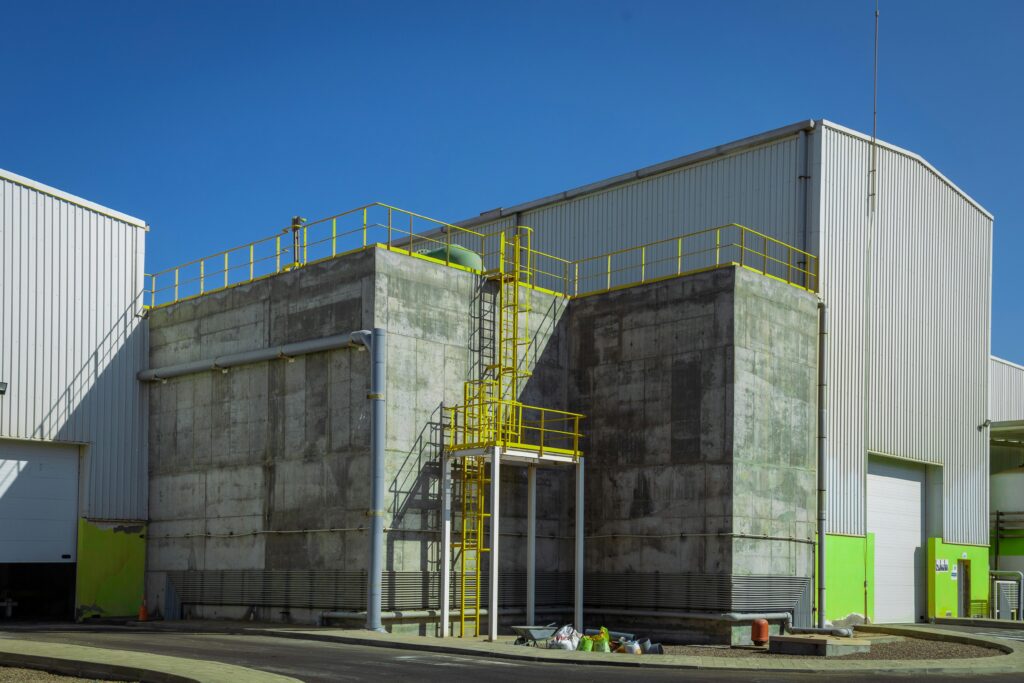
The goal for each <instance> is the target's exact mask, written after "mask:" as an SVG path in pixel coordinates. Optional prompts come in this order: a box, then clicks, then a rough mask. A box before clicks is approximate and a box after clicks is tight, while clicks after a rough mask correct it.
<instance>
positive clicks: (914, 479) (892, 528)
mask: <svg viewBox="0 0 1024 683" xmlns="http://www.w3.org/2000/svg"><path fill="white" fill-rule="evenodd" d="M924 500H925V468H924V466H922V465H914V464H911V463H904V462H901V461H898V460H893V459H890V458H876V457H872V458H871V459H870V460H869V461H868V501H867V502H868V505H867V507H868V519H867V522H868V533H873V534H874V535H875V621H876V622H879V623H890V624H891V623H906V622H914V621H917V618H918V616H923V615H924V613H925V609H924V608H925V585H924V582H925V574H924V565H925V557H924V555H925V543H924Z"/></svg>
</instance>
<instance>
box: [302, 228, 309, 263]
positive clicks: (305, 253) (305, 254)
mask: <svg viewBox="0 0 1024 683" xmlns="http://www.w3.org/2000/svg"><path fill="white" fill-rule="evenodd" d="M308 233H309V228H307V227H306V226H305V225H303V226H302V265H306V264H307V263H309V235H308Z"/></svg>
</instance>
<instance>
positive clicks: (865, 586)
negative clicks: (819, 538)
mask: <svg viewBox="0 0 1024 683" xmlns="http://www.w3.org/2000/svg"><path fill="white" fill-rule="evenodd" d="M825 571H826V572H827V582H826V586H825V588H826V595H825V618H826V619H828V620H829V621H830V622H832V623H836V622H837V621H845V620H847V619H850V618H851V617H853V619H854V620H856V617H858V616H859V617H865V616H866V617H867V618H868V620H869V621H871V620H873V619H874V615H875V596H874V590H873V586H874V583H875V535H874V534H868V535H867V536H838V535H834V534H827V535H826V536H825ZM815 589H817V586H815ZM815 599H817V592H815Z"/></svg>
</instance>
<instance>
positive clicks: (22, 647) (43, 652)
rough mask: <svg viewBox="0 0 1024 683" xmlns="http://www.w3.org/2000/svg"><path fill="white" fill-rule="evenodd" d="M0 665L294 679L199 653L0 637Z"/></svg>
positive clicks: (152, 676) (103, 673) (84, 673)
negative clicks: (192, 656) (181, 654)
mask: <svg viewBox="0 0 1024 683" xmlns="http://www.w3.org/2000/svg"><path fill="white" fill-rule="evenodd" d="M0 666H13V667H20V668H23V669H34V670H37V671H48V672H50V673H55V674H63V675H65V676H78V677H81V678H105V679H110V680H122V681H140V682H141V683H234V682H237V681H246V682H247V683H300V682H299V681H298V680H297V679H295V678H291V677H288V676H280V675H278V674H273V673H269V672H266V671H260V670H258V669H249V668H246V667H242V666H236V665H234V664H223V663H221V662H211V661H209V660H205V659H186V658H184V657H170V656H167V655H157V654H149V653H146V652H133V651H127V650H109V649H106V648H98V647H87V646H85V645H65V644H61V643H53V642H42V641H34V640H23V639H21V638H17V639H14V638H0Z"/></svg>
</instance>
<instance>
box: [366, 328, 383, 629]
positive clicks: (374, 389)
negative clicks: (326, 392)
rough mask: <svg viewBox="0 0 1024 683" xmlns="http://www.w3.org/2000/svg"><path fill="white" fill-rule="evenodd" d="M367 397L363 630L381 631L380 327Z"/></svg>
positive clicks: (372, 347) (373, 337)
mask: <svg viewBox="0 0 1024 683" xmlns="http://www.w3.org/2000/svg"><path fill="white" fill-rule="evenodd" d="M369 336H370V339H369V344H367V346H369V348H370V393H369V394H368V395H367V398H368V399H370V401H372V409H371V418H370V459H371V461H372V462H371V467H372V474H371V485H372V501H371V503H370V511H369V513H368V514H369V515H370V569H369V576H368V577H367V583H368V584H369V585H368V586H367V590H366V628H368V629H369V630H371V631H384V625H383V624H382V623H381V615H380V607H381V584H382V574H381V572H382V569H383V558H384V512H385V511H384V436H385V434H386V432H385V425H386V422H385V421H386V419H387V411H386V406H387V404H386V403H385V396H384V387H385V380H386V378H387V373H386V366H387V343H386V342H387V334H386V333H385V332H384V330H382V329H381V328H379V327H375V328H373V332H372V333H371V334H370V335H369Z"/></svg>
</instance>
